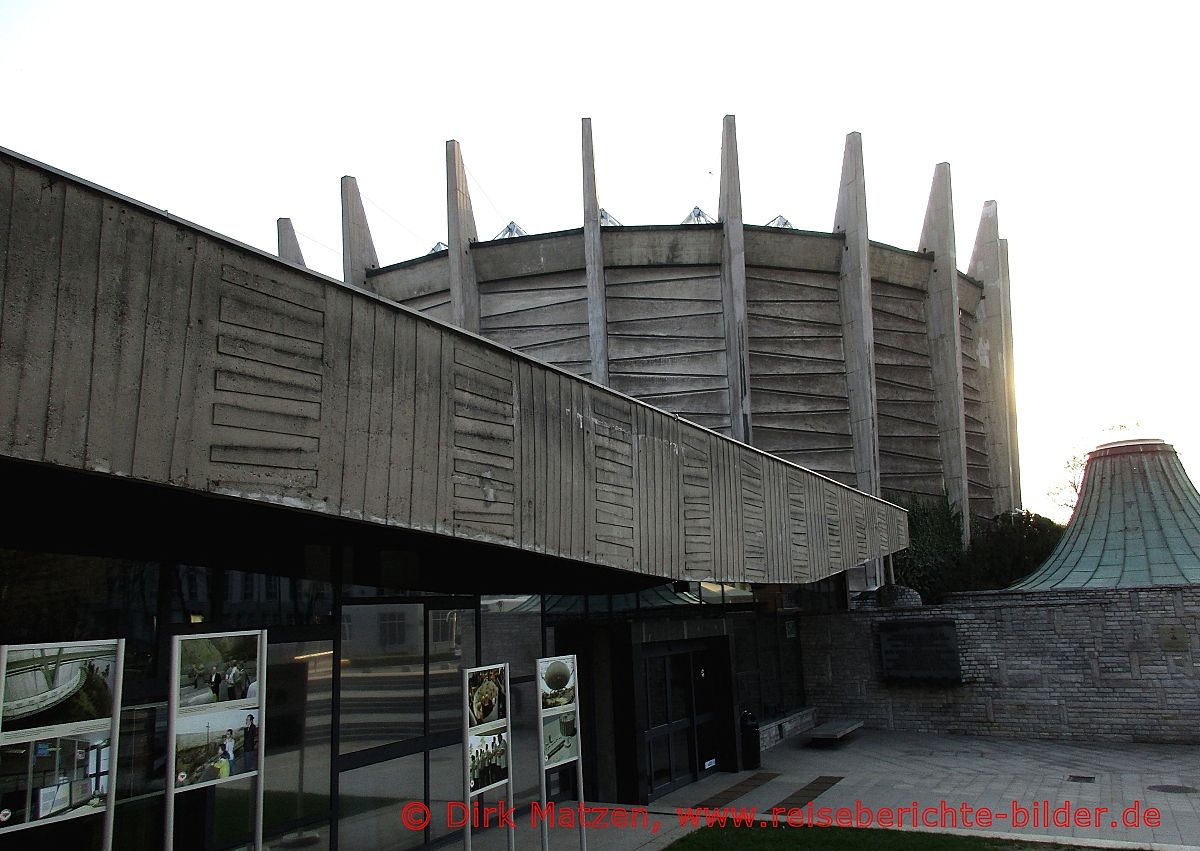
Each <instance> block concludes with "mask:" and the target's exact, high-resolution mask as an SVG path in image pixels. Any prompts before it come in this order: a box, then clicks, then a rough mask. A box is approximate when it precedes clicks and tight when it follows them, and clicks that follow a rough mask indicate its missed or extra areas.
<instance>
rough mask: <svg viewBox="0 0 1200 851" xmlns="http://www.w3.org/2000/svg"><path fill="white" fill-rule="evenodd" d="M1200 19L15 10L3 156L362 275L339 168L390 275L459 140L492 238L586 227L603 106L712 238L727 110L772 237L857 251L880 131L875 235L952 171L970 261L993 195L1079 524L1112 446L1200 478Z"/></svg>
mask: <svg viewBox="0 0 1200 851" xmlns="http://www.w3.org/2000/svg"><path fill="white" fill-rule="evenodd" d="M1197 9H1198V7H1197V5H1196V4H1194V3H1174V4H1167V3H1155V2H1142V3H1138V4H1136V5H1135V6H1131V5H1129V4H1127V3H1123V4H1108V3H1088V4H1084V3H1077V4H1076V3H1072V4H1067V3H1050V2H1040V3H1035V4H1027V5H1022V4H1019V3H1012V2H1008V3H1003V4H1001V3H986V4H974V3H967V2H954V3H918V2H907V3H897V2H894V0H893V2H888V3H879V4H851V3H845V2H841V3H835V2H826V3H823V4H815V3H796V2H792V3H778V4H766V3H755V2H739V3H734V4H723V5H720V6H718V5H716V4H711V3H706V2H702V0H693V2H690V3H669V4H668V3H653V2H640V3H625V2H618V1H617V0H605V2H599V3H569V2H561V0H560V2H557V3H543V2H526V1H525V0H523V2H520V3H503V2H494V0H493V2H488V3H473V2H458V3H454V4H448V3H442V4H422V5H421V6H419V7H417V6H415V4H408V3H389V4H384V3H379V4H370V5H367V4H363V5H359V4H354V3H348V2H339V3H336V4H335V3H322V4H317V5H307V4H303V3H280V4H271V3H250V2H240V3H220V2H208V3H204V4H176V3H165V2H161V0H158V2H152V3H151V2H147V3H121V2H112V3H95V2H86V3H65V2H38V3H31V2H23V0H0V81H3V101H2V104H3V105H2V106H0V145H2V146H4V147H7V148H10V149H13V150H15V151H18V152H19V153H22V154H25V155H27V156H30V157H33V158H34V159H37V160H41V161H43V162H46V163H48V164H50V165H53V166H55V167H57V168H60V169H63V170H65V171H68V172H70V173H72V174H75V175H78V176H80V177H82V178H85V179H87V180H91V181H93V182H95V183H99V184H100V185H102V186H106V187H108V188H110V189H113V190H115V191H117V192H121V193H123V194H126V195H129V196H132V197H134V198H137V199H138V200H141V201H144V202H146V203H149V204H152V205H154V206H157V207H162V208H165V209H168V210H170V211H171V212H172V213H174V214H176V215H179V216H182V217H183V218H185V219H188V220H190V221H193V222H196V223H198V224H201V225H204V226H205V227H208V228H211V229H213V230H216V231H218V232H220V233H223V234H227V235H228V236H231V237H233V238H235V239H238V240H241V241H243V242H246V243H249V244H251V245H254V246H257V247H259V248H262V249H265V250H268V251H272V252H274V250H275V220H276V218H277V217H279V216H290V217H291V218H292V219H293V221H294V222H295V225H296V228H297V230H298V231H299V232H300V243H301V248H302V249H303V251H304V253H305V257H306V259H307V261H308V263H309V265H310V266H312V267H313V268H315V269H317V270H319V271H322V272H325V273H327V274H330V275H332V276H334V277H338V278H340V277H341V260H340V245H341V227H340V219H339V190H338V180H339V178H340V177H341V176H342V175H343V174H352V175H355V176H356V177H357V178H358V180H359V186H360V188H361V189H362V191H363V193H364V195H365V196H366V198H367V203H366V209H367V216H368V218H369V220H370V223H371V229H372V232H373V234H374V237H375V243H376V247H377V249H378V252H379V255H380V261H381V262H382V263H384V264H387V263H393V262H397V261H400V260H405V259H408V258H410V257H413V256H417V255H420V254H424V253H425V252H426V251H428V250H429V248H430V247H432V246H433V244H434V243H435V242H437V241H438V240H444V239H445V238H446V212H445V173H444V169H445V165H444V163H445V153H444V150H445V149H444V143H445V140H447V139H451V138H454V139H458V140H459V141H460V142H461V143H462V145H463V152H464V156H465V159H466V164H467V168H468V170H469V172H470V178H471V181H472V182H471V192H472V196H473V200H474V206H475V213H476V219H477V222H478V225H479V232H480V236H481V237H483V238H490V237H491V236H492V235H493V234H495V233H496V232H498V231H499V230H501V228H503V226H504V225H505V224H507V223H508V221H509V220H510V219H512V220H516V221H517V222H518V223H519V224H520V225H521V226H522V227H524V228H525V229H526V230H528V231H529V232H531V233H535V232H538V231H547V230H558V229H564V228H572V227H578V226H580V224H581V222H582V207H581V197H580V195H581V190H580V162H579V146H580V138H579V133H580V128H579V119H580V118H581V117H583V116H590V117H591V118H592V120H593V127H594V132H595V147H596V161H597V179H598V184H599V192H600V203H601V205H602V206H604V207H606V208H607V209H608V210H609V211H610V212H611V213H612V214H613V215H614V216H616V217H617V218H618V219H619V220H620V221H621V222H622V223H624V224H661V223H665V224H676V223H678V222H679V221H680V220H682V219H683V217H684V215H685V214H686V213H687V212H688V211H689V210H691V208H692V207H693V206H694V205H697V204H698V205H700V206H701V207H702V208H704V209H705V210H706V211H708V212H709V213H710V214H713V215H714V216H715V214H716V206H717V177H718V173H719V159H720V147H721V145H720V141H721V119H722V116H724V115H725V114H726V113H733V114H735V115H736V116H737V122H738V147H739V151H740V155H741V174H742V192H743V199H744V208H745V217H746V221H747V222H751V223H757V224H765V223H766V222H767V221H769V220H770V219H772V218H773V217H774V216H776V215H778V214H783V215H784V216H786V217H787V218H788V219H790V220H791V221H792V223H793V224H794V225H795V226H796V227H799V228H805V229H810V230H823V231H828V230H831V228H832V222H833V213H834V206H835V203H836V200H837V183H838V177H839V172H840V168H841V157H842V148H843V144H844V140H845V135H846V134H847V133H848V132H850V131H854V130H857V131H860V132H861V133H862V134H863V148H864V156H865V162H866V176H867V202H868V217H869V224H870V235H871V238H872V239H875V240H877V241H880V242H885V243H889V244H892V245H897V246H900V247H902V248H908V249H916V248H917V240H918V237H919V235H920V230H921V222H922V219H923V216H924V210H925V203H926V200H927V198H928V193H929V182H930V179H931V178H932V175H933V168H934V165H935V164H936V163H939V162H943V161H946V162H949V163H950V164H951V168H952V175H953V184H954V201H955V211H956V225H957V242H958V255H959V268H960V269H963V270H964V271H965V270H966V267H967V263H968V261H969V259H970V254H971V247H972V245H973V244H974V239H975V228H976V225H977V223H978V217H979V212H980V209H981V208H982V206H983V202H984V201H985V200H988V199H995V200H996V201H997V202H998V204H999V214H1000V227H1001V235H1002V236H1004V237H1005V238H1007V239H1008V240H1009V246H1010V254H1011V272H1012V300H1013V327H1014V337H1015V345H1016V369H1017V387H1018V405H1019V410H1018V417H1019V429H1020V432H1019V435H1020V449H1021V468H1022V483H1023V488H1024V495H1025V505H1026V507H1027V508H1030V509H1032V510H1034V511H1038V512H1041V513H1044V514H1048V515H1050V516H1054V517H1056V518H1058V519H1065V516H1064V515H1065V514H1066V512H1065V511H1064V510H1063V509H1062V508H1060V507H1058V506H1056V505H1055V502H1054V500H1053V499H1052V498H1051V497H1050V496H1049V493H1050V492H1051V491H1053V490H1054V489H1055V488H1056V487H1058V486H1059V485H1061V484H1062V483H1063V482H1064V481H1065V480H1066V474H1065V472H1064V470H1063V465H1064V464H1065V463H1066V461H1067V459H1068V458H1069V457H1070V456H1071V455H1072V454H1073V453H1075V452H1078V451H1081V450H1086V449H1089V448H1092V447H1093V446H1095V445H1096V444H1097V443H1099V442H1102V441H1104V440H1108V439H1114V436H1113V435H1112V434H1111V433H1106V431H1105V430H1106V429H1110V428H1111V427H1113V426H1116V425H1135V424H1137V425H1138V428H1137V431H1138V433H1140V434H1144V435H1146V436H1152V437H1161V438H1163V439H1165V440H1167V441H1168V442H1170V443H1173V444H1175V446H1176V448H1177V449H1178V450H1179V451H1180V455H1181V456H1182V458H1183V461H1184V464H1185V466H1187V465H1189V463H1190V466H1191V468H1192V469H1191V472H1192V474H1193V477H1194V478H1195V479H1197V480H1200V460H1194V459H1200V416H1198V415H1200V402H1197V399H1196V392H1195V387H1196V381H1195V379H1194V378H1193V372H1194V364H1195V360H1196V359H1195V355H1194V352H1195V351H1196V349H1197V336H1198V334H1197V328H1198V322H1197V319H1198V316H1200V286H1198V284H1200V280H1198V278H1200V273H1198V272H1197V265H1196V264H1195V263H1194V262H1190V261H1189V260H1188V258H1189V257H1190V256H1191V254H1190V253H1189V251H1190V250H1189V249H1188V248H1187V246H1188V245H1191V244H1193V240H1194V239H1195V238H1196V234H1197V232H1198V231H1200V222H1198V221H1197V216H1196V214H1195V212H1194V210H1195V199H1196V198H1197V197H1200V165H1198V158H1197V155H1196V117H1195V116H1196V102H1197V91H1196V89H1197V85H1196V84H1197V81H1198V80H1200V73H1198V69H1197V64H1198V63H1197V51H1196V48H1195V44H1194V39H1195V33H1196V32H1197V24H1198V23H1200V12H1198V11H1197ZM1180 264H1182V265H1180ZM1117 436H1118V437H1123V436H1126V435H1124V434H1122V435H1117Z"/></svg>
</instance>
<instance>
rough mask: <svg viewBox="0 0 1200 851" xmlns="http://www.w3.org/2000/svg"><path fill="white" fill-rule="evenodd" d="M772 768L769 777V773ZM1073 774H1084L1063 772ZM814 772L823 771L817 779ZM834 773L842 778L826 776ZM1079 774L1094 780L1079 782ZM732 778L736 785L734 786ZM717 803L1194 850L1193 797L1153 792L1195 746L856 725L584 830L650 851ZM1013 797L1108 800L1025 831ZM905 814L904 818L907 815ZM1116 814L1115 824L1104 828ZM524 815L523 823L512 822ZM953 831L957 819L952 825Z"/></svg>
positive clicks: (523, 850)
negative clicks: (1151, 819) (893, 811)
mask: <svg viewBox="0 0 1200 851" xmlns="http://www.w3.org/2000/svg"><path fill="white" fill-rule="evenodd" d="M772 775H773V776H772ZM1072 776H1074V777H1076V778H1082V779H1075V780H1072V779H1070V778H1071V777H1072ZM818 778H821V779H820V780H818ZM836 778H840V779H836ZM1086 778H1092V780H1091V781H1087V780H1086ZM739 784H740V785H739ZM735 785H739V789H738V790H734V792H733V793H732V794H737V792H739V791H743V790H748V791H744V793H743V794H741V795H740V797H736V798H733V799H731V800H728V802H722V805H723V806H726V807H757V809H758V813H759V814H760V817H761V814H762V813H763V812H764V811H765V812H767V813H769V812H770V810H771V808H772V807H776V806H779V805H780V804H781V802H783V801H785V800H788V799H790V803H789V804H788V806H797V805H799V806H801V807H802V809H806V807H805V806H804V804H803V801H804V800H805V799H806V798H809V797H812V798H813V807H814V808H816V807H822V806H828V807H849V808H851V809H853V808H854V806H855V804H856V802H861V803H862V805H864V806H866V807H870V808H871V809H872V810H874V811H878V810H879V809H880V808H882V807H909V808H911V807H912V804H913V802H914V801H916V802H918V805H919V806H920V807H921V808H924V807H928V806H934V807H936V806H938V805H939V804H940V802H941V801H945V802H946V803H947V805H948V806H950V807H954V808H959V807H960V806H961V805H962V804H963V803H966V804H969V805H970V806H971V807H972V808H975V809H976V810H978V809H979V808H982V807H989V808H991V809H992V811H994V812H996V813H1004V814H1005V816H1006V818H1003V819H1001V818H996V819H995V820H994V822H993V825H992V827H991V828H989V829H986V830H984V829H980V828H973V829H965V830H964V832H976V831H978V832H981V833H987V834H991V835H1010V836H1017V835H1019V836H1021V837H1025V838H1043V839H1047V838H1054V839H1056V840H1057V841H1060V842H1064V841H1065V842H1070V843H1072V844H1089V845H1096V846H1108V847H1127V848H1130V847H1133V848H1154V849H1195V851H1200V792H1178V791H1176V792H1166V791H1156V790H1154V789H1152V788H1151V787H1153V786H1188V787H1192V788H1193V789H1197V790H1200V746H1178V745H1142V744H1095V745H1087V744H1078V743H1066V742H1046V741H1024V740H1021V741H1018V740H1011V739H996V738H985V737H973V736H936V735H927V734H916V733H889V732H884V731H880V730H860V731H859V732H857V733H855V734H853V735H852V736H850V737H849V738H848V739H846V740H845V741H843V742H842V743H840V744H838V745H835V746H833V747H827V748H813V747H801V746H799V745H798V744H796V743H794V742H785V743H783V744H781V745H779V746H778V747H776V748H774V749H772V750H770V751H767V752H766V753H765V754H764V755H763V765H762V768H761V769H760V771H757V772H755V771H747V772H742V773H740V774H724V773H721V774H717V775H714V776H712V777H708V778H706V779H705V780H702V781H701V782H699V783H694V784H692V785H690V786H688V787H686V788H684V789H681V790H679V791H677V792H674V793H672V794H670V795H668V796H666V797H665V798H662V799H659V800H658V801H655V802H654V803H653V804H651V805H650V807H649V809H650V811H651V816H650V818H651V819H652V820H654V819H657V820H658V821H660V823H661V827H660V829H659V831H658V832H657V834H651V832H650V831H648V830H646V829H644V828H625V829H615V828H610V829H608V830H592V831H589V833H588V849H589V851H634V849H639V851H657V849H662V848H666V847H667V846H668V845H670V844H671V842H673V841H674V840H675V839H678V838H679V837H680V836H682V835H683V834H684V833H685V832H686V829H684V828H681V827H680V826H679V824H678V818H677V817H676V807H692V806H696V805H698V804H702V803H704V802H706V801H709V800H717V801H721V799H723V798H729V797H730V795H729V794H723V793H726V791H727V790H729V789H730V787H733V786H735ZM1014 801H1015V802H1016V804H1017V805H1018V807H1023V808H1026V809H1029V810H1030V821H1031V822H1032V808H1033V806H1034V802H1035V801H1039V802H1040V801H1049V807H1050V810H1051V811H1053V810H1054V809H1055V808H1058V807H1060V806H1062V805H1063V804H1064V803H1066V802H1068V801H1069V802H1071V804H1072V806H1073V807H1089V808H1095V807H1107V808H1108V812H1107V813H1105V814H1104V815H1103V816H1102V820H1101V822H1100V824H1101V826H1100V827H1089V828H1082V827H1053V826H1051V827H1041V826H1039V827H1034V826H1033V825H1032V824H1029V825H1027V826H1024V827H1014V826H1013V825H1012V818H1011V816H1012V813H1013V804H1014ZM1135 802H1141V806H1142V809H1143V811H1144V809H1145V807H1146V806H1153V807H1157V808H1158V809H1159V810H1161V813H1162V820H1161V824H1160V825H1159V826H1157V827H1148V826H1142V827H1136V828H1134V827H1125V826H1122V825H1121V824H1120V823H1119V822H1120V820H1121V817H1122V812H1123V811H1124V810H1125V808H1127V807H1130V806H1132V805H1134V803H1135ZM909 818H911V817H909ZM1114 818H1115V819H1116V820H1117V821H1118V825H1117V826H1116V827H1113V826H1112V820H1113V819H1114ZM522 821H523V822H524V821H526V820H522ZM960 829H962V828H961V825H960ZM550 834H551V848H552V849H554V850H555V851H558V849H573V848H578V847H579V846H578V834H577V833H576V832H575V831H573V830H564V829H561V828H560V829H556V830H552V831H550ZM474 847H475V849H481V850H482V851H492V849H497V851H499V849H503V848H505V847H506V843H505V842H504V841H503V836H502V835H501V834H500V833H499V832H498V831H486V832H485V833H483V834H481V835H477V838H476V841H475V845H474ZM516 847H517V849H518V851H527V850H528V851H536V849H538V848H540V847H541V846H540V843H539V839H538V837H537V835H536V833H534V832H533V831H531V830H529V829H528V828H522V829H520V830H519V831H518V835H517V842H516Z"/></svg>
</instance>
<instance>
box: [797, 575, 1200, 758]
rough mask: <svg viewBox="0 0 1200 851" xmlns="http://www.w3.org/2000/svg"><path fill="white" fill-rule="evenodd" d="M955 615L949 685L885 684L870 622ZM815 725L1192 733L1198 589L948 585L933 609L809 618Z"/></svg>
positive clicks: (1152, 735) (1199, 677) (807, 681)
mask: <svg viewBox="0 0 1200 851" xmlns="http://www.w3.org/2000/svg"><path fill="white" fill-rule="evenodd" d="M930 619H951V620H953V621H954V622H955V629H956V633H957V639H958V650H959V660H960V663H961V666H962V680H963V682H962V683H961V684H960V685H931V684H922V685H912V684H898V683H894V682H892V683H887V682H884V680H883V676H882V672H881V660H880V651H879V624H880V623H882V622H885V621H906V620H908V621H920V620H930ZM800 637H801V648H802V654H803V665H804V685H805V691H806V696H807V699H808V702H809V703H810V704H812V705H813V706H815V707H816V709H817V723H821V722H822V721H824V720H828V719H830V718H857V719H862V720H863V721H865V722H866V725H867V726H869V727H876V728H881V729H889V730H909V731H919V732H932V733H963V734H975V735H980V734H983V735H996V736H1013V737H1021V738H1054V739H1084V740H1097V739H1099V740H1112V741H1150V742H1188V743H1196V742H1200V588H1197V587H1184V588H1140V589H1107V590H1089V591H1081V590H1071V591H1049V592H1037V593H1009V592H987V593H972V594H955V595H952V596H951V597H950V598H949V599H948V600H947V601H946V602H944V603H942V604H940V605H932V606H922V607H920V608H916V609H900V610H863V611H849V612H837V613H831V614H822V615H808V616H806V617H804V618H803V619H801V621H800Z"/></svg>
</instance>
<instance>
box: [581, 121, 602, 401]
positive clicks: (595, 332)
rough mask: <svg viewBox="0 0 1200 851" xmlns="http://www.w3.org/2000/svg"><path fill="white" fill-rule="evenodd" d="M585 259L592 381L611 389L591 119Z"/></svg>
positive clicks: (586, 150) (586, 137) (587, 124)
mask: <svg viewBox="0 0 1200 851" xmlns="http://www.w3.org/2000/svg"><path fill="white" fill-rule="evenodd" d="M583 257H584V264H585V265H586V267H587V304H588V348H589V350H590V352H591V358H592V381H595V382H597V383H599V384H603V385H605V386H608V304H607V302H606V301H605V287H604V240H603V236H602V233H601V229H600V199H599V198H598V197H597V195H596V160H595V156H594V154H593V152H592V119H590V118H585V119H583Z"/></svg>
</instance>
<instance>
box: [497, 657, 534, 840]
mask: <svg viewBox="0 0 1200 851" xmlns="http://www.w3.org/2000/svg"><path fill="white" fill-rule="evenodd" d="M508 674H509V667H508V663H507V662H506V663H505V664H504V695H505V697H504V699H505V700H506V701H507V704H506V705H507V707H508V711H507V713H506V714H507V715H508V720H507V722H506V724H505V729H507V730H508V744H507V745H506V746H505V752H504V761H505V762H506V763H507V764H508V783H507V784H506V788H507V789H508V810H509V813H512V809H513V801H514V795H513V768H514V767H515V766H514V764H513V763H514V762H516V760H515V759H514V757H515V756H516V749H515V748H514V747H513V735H512V729H513V724H512V716H513V706H512V688H511V686H510V684H509V682H508ZM540 735H541V734H540V733H539V736H540ZM514 821H515V819H514ZM508 851H517V828H516V826H515V825H513V824H510V825H509V826H508Z"/></svg>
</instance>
